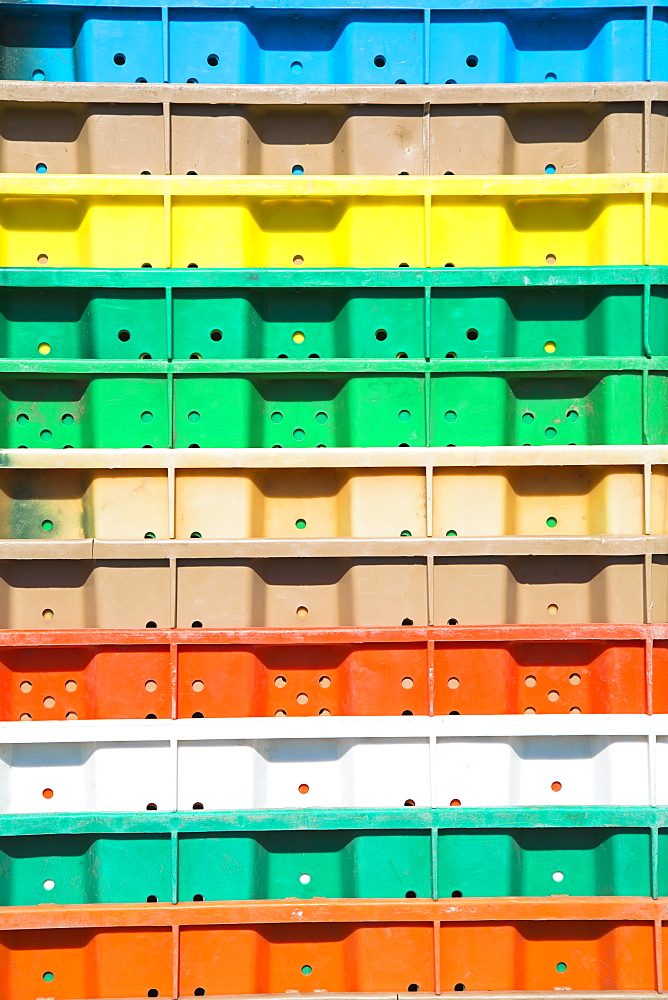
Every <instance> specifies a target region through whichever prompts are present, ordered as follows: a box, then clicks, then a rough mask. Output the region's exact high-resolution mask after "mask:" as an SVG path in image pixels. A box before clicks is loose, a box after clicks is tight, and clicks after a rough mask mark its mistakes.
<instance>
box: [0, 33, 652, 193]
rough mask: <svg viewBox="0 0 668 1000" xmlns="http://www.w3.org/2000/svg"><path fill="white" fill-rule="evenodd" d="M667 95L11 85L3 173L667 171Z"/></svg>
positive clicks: (3, 111) (634, 90)
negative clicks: (645, 124)
mask: <svg viewBox="0 0 668 1000" xmlns="http://www.w3.org/2000/svg"><path fill="white" fill-rule="evenodd" d="M42 16H43V15H42ZM667 94H668V88H667V87H666V85H665V84H662V83H626V84H623V85H622V84H619V83H602V84H601V83H597V84H588V83H565V84H560V83H538V84H498V85H494V84H487V85H486V86H484V87H480V86H475V85H473V86H471V85H466V84H463V85H461V86H457V87H452V86H449V87H448V86H438V87H434V86H432V87H424V86H420V87H411V86H405V87H396V86H375V87H373V88H371V89H370V88H369V87H366V86H338V87H336V88H335V89H334V88H332V87H328V86H309V85H302V86H299V85H297V86H295V85H287V86H262V85H257V86H253V85H249V84H246V85H245V86H244V87H242V88H239V87H231V86H228V87H220V86H216V85H215V84H211V85H209V86H208V87H197V88H193V87H192V86H188V85H187V84H162V85H160V84H156V85H152V84H145V85H143V86H142V87H141V88H138V87H137V86H136V85H134V84H90V83H48V84H41V83H38V82H35V81H32V80H31V81H29V82H25V81H24V82H5V83H4V84H3V88H2V94H1V95H0V121H1V122H2V123H3V128H2V135H0V152H1V154H2V157H1V163H0V168H1V169H2V170H3V172H5V173H29V174H30V173H40V174H46V173H48V174H49V175H53V174H54V173H55V174H60V173H65V174H68V173H70V174H71V173H97V174H130V175H132V174H135V175H140V174H175V175H178V174H186V175H187V174H203V175H211V174H217V175H222V176H224V175H245V174H267V175H274V174H284V175H293V176H301V175H308V176H312V175H319V174H352V175H358V174H368V175H376V174H384V175H392V174H395V175H397V174H409V175H414V174H437V175H438V174H440V175H444V174H447V175H461V174H464V175H467V174H472V175H487V174H507V173H510V174H522V175H525V174H539V175H545V174H548V175H551V174H562V173H565V174H589V173H616V174H620V173H621V174H625V173H640V172H644V171H646V170H649V172H655V171H656V172H662V171H664V170H665V169H666V162H667V161H666V130H667V127H668V118H667V116H666V96H667ZM644 122H648V123H649V124H648V127H647V128H645V126H644ZM546 123H547V125H548V126H549V127H548V128H547V129H546ZM548 133H549V134H548Z"/></svg>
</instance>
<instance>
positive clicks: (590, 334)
mask: <svg viewBox="0 0 668 1000" xmlns="http://www.w3.org/2000/svg"><path fill="white" fill-rule="evenodd" d="M667 286H668V268H660V267H597V268H562V269H542V268H530V269H521V268H502V269H485V268H481V269H461V270H460V269H456V268H444V269H440V270H439V269H436V268H434V269H411V268H406V269H404V268H399V269H396V270H358V269H354V268H342V269H338V270H326V269H323V270H321V271H314V270H294V269H290V270H278V269H266V270H263V271H257V270H256V271H250V270H246V269H239V270H207V269H185V270H178V269H174V270H158V269H146V270H143V269H139V270H123V269H119V270H95V269H80V270H73V269H64V270H59V269H39V268H25V269H3V270H2V271H0V357H6V358H12V359H20V358H25V359H39V358H42V357H49V358H53V359H56V358H60V359H64V358H70V359H79V358H81V359H86V358H87V359H99V360H106V359H108V360H113V359H118V360H125V361H131V360H137V359H139V358H144V359H145V360H146V359H149V358H150V359H157V360H165V359H171V358H176V359H182V360H185V359H189V358H191V357H201V358H204V359H210V360H219V361H224V360H235V359H236V360H239V359H245V358H249V359H258V360H259V359H266V360H277V359H279V358H285V359H290V360H294V361H302V362H308V361H309V360H313V359H315V358H323V359H332V358H350V359H361V358H369V359H376V360H386V361H389V360H393V359H396V358H398V359H403V358H407V359H411V358H413V359H423V360H424V359H428V358H433V359H443V358H459V359H478V360H484V359H498V358H543V359H544V358H546V357H555V358H570V357H627V356H641V357H642V356H647V357H649V356H657V355H666V354H668V313H667V311H666V303H667V297H668V288H667Z"/></svg>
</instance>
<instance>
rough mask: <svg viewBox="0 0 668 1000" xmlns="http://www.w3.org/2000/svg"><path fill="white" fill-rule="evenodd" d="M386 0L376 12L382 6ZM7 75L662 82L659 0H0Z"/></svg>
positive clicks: (228, 80) (1, 63)
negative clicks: (177, 0)
mask: <svg viewBox="0 0 668 1000" xmlns="http://www.w3.org/2000/svg"><path fill="white" fill-rule="evenodd" d="M379 6H380V7H381V8H382V9H381V10H379V9H378V7H379ZM3 7H4V9H3V22H2V48H1V49H0V73H1V74H2V76H3V77H4V78H6V79H23V80H35V81H44V80H46V81H54V80H76V79H79V80H89V81H95V82H98V81H99V82H114V83H139V84H145V83H146V82H149V83H157V82H162V81H167V80H169V81H171V82H174V83H192V84H194V83H203V84H212V83H213V84H215V83H217V84H249V83H266V84H286V83H300V84H346V83H355V84H362V85H366V86H368V85H374V84H386V85H387V84H391V85H397V84H399V85H401V84H423V83H432V84H435V83H438V84H446V83H447V84H450V85H453V84H462V83H466V84H490V83H502V82H506V83H532V82H543V81H547V82H564V81H588V80H591V81H599V80H643V79H647V78H650V79H659V80H665V79H666V76H667V72H668V71H667V69H666V57H665V54H664V52H665V38H666V13H665V11H666V8H665V7H664V6H660V5H656V6H654V5H645V4H633V5H628V4H626V3H624V4H616V3H614V2H613V3H606V4H585V3H582V2H573V3H570V2H569V3H567V4H566V3H563V4H561V3H560V4H554V5H551V6H550V13H549V14H547V15H546V12H545V9H543V8H541V7H537V8H534V7H532V6H530V5H528V4H524V3H508V2H505V3H504V2H501V3H496V4H490V5H488V7H486V9H485V11H484V12H482V13H481V12H480V10H479V9H478V8H476V7H475V6H474V5H471V4H469V3H461V4H459V3H458V4H452V5H451V4H448V5H445V4H439V3H436V4H433V5H432V4H420V5H416V4H407V5H402V6H401V7H400V8H390V9H387V8H386V7H383V5H380V4H376V3H367V4H363V5H360V7H361V8H362V9H360V8H358V9H355V10H351V9H350V8H349V7H347V6H346V5H344V4H342V3H340V2H339V3H334V4H329V5H322V4H317V3H308V4H304V5H300V8H301V9H294V8H293V7H288V6H281V5H278V4H275V5H269V4H264V3H261V4H250V3H249V2H248V3H245V4H230V5H227V6H223V7H213V6H199V7H197V6H195V7H191V6H185V5H180V4H178V5H173V6H171V7H169V6H167V5H162V9H161V8H160V7H159V6H157V5H155V4H154V3H150V4H148V5H143V4H141V5H138V6H137V5H134V6H131V5H127V6H126V5H123V6H122V7H121V8H120V9H119V8H116V9H112V10H110V9H109V8H103V7H100V6H98V5H97V4H81V3H76V4H69V5H68V4H61V5H58V6H56V5H55V4H50V3H49V4H43V3H37V4H31V3H6V4H4V5H3Z"/></svg>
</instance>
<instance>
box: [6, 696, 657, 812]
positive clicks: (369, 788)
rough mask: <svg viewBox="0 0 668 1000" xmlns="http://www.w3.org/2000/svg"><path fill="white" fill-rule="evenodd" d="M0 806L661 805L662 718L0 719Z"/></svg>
mask: <svg viewBox="0 0 668 1000" xmlns="http://www.w3.org/2000/svg"><path fill="white" fill-rule="evenodd" d="M0 742H1V751H0V801H2V808H3V812H4V813H17V814H18V813H38V812H41V813H70V812H74V813H80V812H91V813H97V812H127V813H136V812H146V811H148V812H152V811H156V810H157V811H158V812H173V811H184V812H190V811H191V810H195V811H197V810H199V809H200V808H202V809H206V810H214V811H215V810H220V809H227V810H238V809H284V808H294V809H306V808H308V809H311V808H312V809H319V808H330V809H331V808H348V809H351V808H359V809H374V808H375V809H395V808H396V809H399V808H402V807H407V808H410V807H412V806H413V805H416V806H418V807H423V806H424V807H426V806H433V807H443V808H445V807H448V806H452V807H457V806H459V805H463V806H466V807H469V806H471V807H478V808H479V807H485V808H488V807H492V806H499V807H505V806H510V805H513V806H555V805H560V806H577V805H582V806H584V805H590V806H596V805H615V806H622V805H644V806H647V805H650V804H653V803H656V804H657V805H666V804H667V803H668V717H666V716H663V715H653V716H649V717H648V716H645V715H642V716H637V715H614V716H596V715H588V716H584V715H571V716H569V717H564V716H559V715H553V716H548V715H544V716H539V715H520V716H508V717H503V716H495V717H494V716H489V715H486V716H470V717H465V716H460V717H458V716H445V717H435V718H433V719H428V718H423V717H422V718H418V717H414V718H411V717H407V716H402V717H400V718H395V717H386V716H382V717H377V716H373V717H366V718H363V719H361V718H358V719H355V718H327V717H319V718H313V719H289V718H278V719H214V720H211V719H180V720H176V721H170V720H163V719H152V720H136V721H132V722H130V721H127V722H119V721H116V722H106V723H105V722H99V721H94V722H87V721H73V720H68V721H65V722H32V723H25V722H5V723H1V724H0Z"/></svg>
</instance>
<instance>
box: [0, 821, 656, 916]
mask: <svg viewBox="0 0 668 1000" xmlns="http://www.w3.org/2000/svg"><path fill="white" fill-rule="evenodd" d="M667 832H668V831H667V827H666V811H665V810H663V809H643V808H642V807H637V806H632V807H625V808H623V807H616V808H615V807H613V808H596V809H592V808H587V809H583V808H578V807H573V808H571V809H563V808H549V807H546V808H544V809H541V810H540V812H536V811H535V810H527V809H521V808H515V809H503V810H501V809H457V808H447V809H431V810H430V809H421V810H417V809H416V810H412V809H403V810H389V811H381V810H369V811H367V810H363V811H348V810H319V811H318V812H317V813H316V814H313V813H311V812H310V811H306V812H305V811H302V810H294V811H293V810H287V811H285V810H283V811H280V812H278V811H272V810H267V811H265V812H262V813H256V812H245V813H236V812H235V813H229V812H217V813H198V812H197V811H196V812H194V813H191V814H178V815H172V816H154V814H153V813H149V815H148V816H146V817H144V816H141V815H128V814H123V813H119V814H113V813H112V814H109V813H108V814H105V815H101V816H95V815H87V814H81V815H76V816H73V815H68V814H62V815H60V816H53V815H50V816H48V817H46V816H42V815H35V816H11V817H7V816H6V817H4V818H3V835H2V836H1V837H0V859H1V860H2V865H3V871H4V873H5V880H4V883H3V887H2V889H0V906H34V905H39V904H44V903H50V904H56V905H59V904H60V905H62V904H68V905H72V904H91V903H93V904H95V903H102V904H105V905H111V904H117V903H145V902H153V903H157V902H163V903H164V902H170V901H172V902H177V901H178V902H187V901H191V900H192V901H204V900H206V901H210V902H211V901H215V900H246V899H248V900H250V899H282V898H285V897H292V898H297V899H313V898H321V897H327V898H337V897H348V898H357V899H359V898H362V899H365V898H370V897H377V898H397V899H400V898H408V899H412V898H421V897H422V898H424V897H426V898H430V897H432V896H433V898H435V899H438V898H442V899H445V898H449V899H459V898H462V897H470V896H475V897H485V896H534V897H537V896H552V895H554V894H555V893H557V892H560V893H563V894H566V895H569V896H630V895H634V896H649V895H651V894H654V895H656V894H657V892H658V893H659V894H661V895H665V888H666V884H668V875H667V873H666V872H665V871H664V869H665V867H666V862H667V861H668V857H667V850H666V844H667V841H666V833H667ZM398 859H399V860H398Z"/></svg>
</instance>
